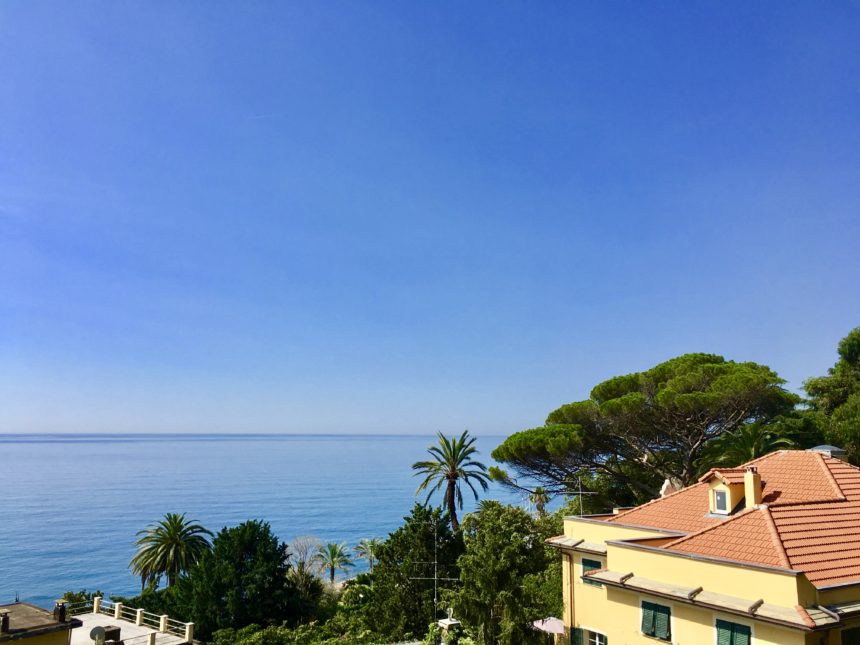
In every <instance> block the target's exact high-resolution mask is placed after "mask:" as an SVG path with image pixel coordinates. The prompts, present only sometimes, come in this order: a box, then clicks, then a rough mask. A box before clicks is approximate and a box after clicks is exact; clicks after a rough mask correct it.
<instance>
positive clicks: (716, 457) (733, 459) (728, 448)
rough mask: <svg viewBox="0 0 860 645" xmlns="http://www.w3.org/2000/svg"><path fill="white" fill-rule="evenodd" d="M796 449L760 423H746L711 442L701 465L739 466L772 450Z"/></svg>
mask: <svg viewBox="0 0 860 645" xmlns="http://www.w3.org/2000/svg"><path fill="white" fill-rule="evenodd" d="M796 447H797V444H796V443H795V442H794V441H792V440H791V439H789V438H788V437H785V436H781V435H780V434H779V433H778V432H775V431H774V429H773V428H772V427H770V426H766V425H762V424H760V423H748V424H745V425H742V426H741V427H739V428H738V429H737V430H734V431H733V432H727V433H726V434H724V435H722V436H721V437H720V438H719V439H715V440H714V441H713V442H711V444H710V445H709V446H708V448H707V450H706V452H705V458H704V459H703V462H704V463H703V465H704V466H707V467H711V466H739V465H740V464H743V463H746V462H748V461H752V460H753V459H758V458H759V457H763V456H764V455H766V454H768V453H769V452H773V451H774V450H780V449H782V448H796Z"/></svg>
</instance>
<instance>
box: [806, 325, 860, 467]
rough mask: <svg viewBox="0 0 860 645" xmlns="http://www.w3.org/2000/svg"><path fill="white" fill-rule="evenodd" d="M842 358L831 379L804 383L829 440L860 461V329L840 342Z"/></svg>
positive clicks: (853, 330)
mask: <svg viewBox="0 0 860 645" xmlns="http://www.w3.org/2000/svg"><path fill="white" fill-rule="evenodd" d="M837 351H838V356H839V358H838V359H837V361H836V364H835V365H834V366H833V367H831V368H830V369H829V370H828V371H827V376H818V377H815V378H811V379H809V380H807V381H806V383H804V388H805V389H806V392H807V394H808V395H809V403H810V406H811V408H812V410H813V411H815V412H818V413H819V415H820V419H821V425H822V426H823V430H824V435H825V438H826V439H827V440H828V441H829V442H830V443H835V444H838V445H840V446H841V447H842V448H845V450H846V451H847V452H848V456H849V458H850V459H851V460H852V461H853V462H854V463H858V462H860V327H857V328H855V329H852V330H851V331H850V332H849V333H848V335H847V336H846V337H845V338H843V339H842V340H841V341H840V342H839V346H838V348H837Z"/></svg>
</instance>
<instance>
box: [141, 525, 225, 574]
mask: <svg viewBox="0 0 860 645" xmlns="http://www.w3.org/2000/svg"><path fill="white" fill-rule="evenodd" d="M137 534H138V535H139V536H140V537H139V538H138V540H137V541H136V542H135V544H136V545H137V553H136V554H135V556H134V557H133V558H132V559H131V562H130V563H129V568H130V569H131V570H132V572H133V573H135V574H136V575H139V576H140V582H141V585H143V587H144V588H145V587H146V585H147V584H152V583H157V582H158V580H159V579H161V576H167V584H168V586H171V585H173V584H174V583H175V582H176V578H177V577H178V576H179V574H180V573H182V572H183V571H187V570H188V569H189V568H190V567H191V566H193V565H195V564H197V562H198V561H199V560H200V557H201V556H202V555H203V554H204V553H205V552H206V551H208V550H209V549H210V548H211V544H210V543H209V539H208V537H211V536H212V531H210V530H209V529H206V528H204V527H203V526H202V525H201V524H199V523H197V521H196V520H187V519H185V514H184V513H183V514H181V515H180V514H179V513H167V514H165V516H164V518H163V519H161V520H160V521H159V522H156V523H155V524H153V525H151V526H148V527H147V528H145V529H143V530H141V531H138V532H137Z"/></svg>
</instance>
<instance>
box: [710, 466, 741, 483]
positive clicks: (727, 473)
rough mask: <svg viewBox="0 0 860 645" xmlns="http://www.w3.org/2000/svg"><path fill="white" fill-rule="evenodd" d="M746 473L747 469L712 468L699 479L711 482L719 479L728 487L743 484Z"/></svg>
mask: <svg viewBox="0 0 860 645" xmlns="http://www.w3.org/2000/svg"><path fill="white" fill-rule="evenodd" d="M745 472H746V468H711V470H709V471H708V472H706V473H705V474H704V475H702V476H701V477H699V481H700V482H710V481H711V480H712V479H719V480H720V481H721V482H723V483H724V484H726V485H731V484H743V483H744V473H745Z"/></svg>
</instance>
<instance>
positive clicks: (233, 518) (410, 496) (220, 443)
mask: <svg viewBox="0 0 860 645" xmlns="http://www.w3.org/2000/svg"><path fill="white" fill-rule="evenodd" d="M501 441H502V437H480V438H479V439H478V442H477V445H478V449H479V450H480V451H481V457H483V461H484V462H485V463H487V464H488V465H489V462H490V461H491V460H490V458H489V453H490V452H491V451H492V449H493V448H495V446H497V445H498V444H499V443H500V442H501ZM433 442H434V437H431V436H421V437H416V436H381V435H374V436H366V435H365V436H349V435H347V436H345V435H336V436H335V435H326V436H318V435H317V436H311V435H252V436H248V435H242V436H238V435H168V436H165V435H75V436H69V435H0V604H3V603H6V602H11V601H13V600H14V599H15V595H16V594H18V595H19V596H20V598H21V600H28V601H30V602H35V603H37V604H41V605H48V604H49V603H50V601H51V600H52V599H54V598H57V597H59V596H60V595H61V594H62V593H63V592H64V591H66V590H72V589H74V590H77V589H81V588H87V589H90V590H94V589H100V590H101V591H103V592H105V593H106V594H115V595H130V594H134V593H136V592H137V591H138V590H139V581H138V579H137V578H135V577H134V576H132V575H131V573H130V572H129V570H128V562H129V560H130V559H131V557H132V555H133V554H134V551H135V548H134V540H135V533H136V532H137V531H138V530H140V529H142V528H144V527H145V526H146V525H148V524H149V523H151V522H153V521H155V520H157V519H159V518H160V517H161V516H162V515H163V514H164V513H166V512H179V513H188V515H189V516H190V517H192V518H194V519H197V520H199V521H200V522H202V523H203V524H204V525H205V526H207V527H208V528H210V529H211V530H213V531H217V530H218V529H220V528H222V527H224V526H232V525H235V524H237V523H239V522H242V521H243V520H246V519H251V518H259V519H264V520H267V521H268V522H270V523H271V525H272V529H273V530H274V532H275V533H276V534H277V535H278V536H279V537H280V538H281V539H282V540H284V541H290V540H292V539H293V538H295V537H298V536H304V535H314V536H317V537H319V538H320V539H322V540H323V541H326V542H327V541H337V542H346V543H347V544H349V545H354V544H355V543H356V542H358V541H359V540H360V539H362V538H367V537H385V536H386V535H387V534H388V533H389V532H390V531H392V530H393V529H395V528H396V527H397V526H398V525H399V524H400V523H401V521H402V518H403V516H404V515H406V514H407V513H409V511H410V509H411V508H412V505H413V504H414V502H415V500H416V497H415V487H416V485H417V483H418V478H416V477H413V476H412V470H411V468H410V466H411V464H412V463H413V462H415V461H418V460H420V459H424V458H426V448H427V447H428V446H429V445H431V444H432V443H433ZM470 495H471V493H470ZM486 497H488V498H493V499H499V500H501V501H505V502H508V503H515V504H522V503H523V499H522V497H521V496H519V495H517V494H514V493H511V492H508V491H506V490H503V489H501V488H499V487H498V486H493V487H492V488H491V489H490V492H489V493H488V494H487V495H486ZM422 501H423V498H422ZM440 501H441V499H440ZM471 508H473V503H472V501H471V499H468V498H467V508H466V509H465V510H470V509H471ZM361 569H362V568H361V566H359V567H357V568H356V570H358V571H360V570H361Z"/></svg>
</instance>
